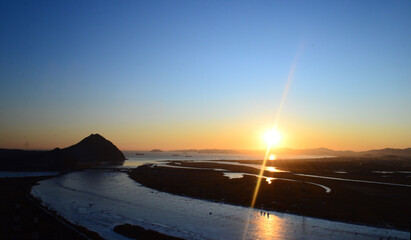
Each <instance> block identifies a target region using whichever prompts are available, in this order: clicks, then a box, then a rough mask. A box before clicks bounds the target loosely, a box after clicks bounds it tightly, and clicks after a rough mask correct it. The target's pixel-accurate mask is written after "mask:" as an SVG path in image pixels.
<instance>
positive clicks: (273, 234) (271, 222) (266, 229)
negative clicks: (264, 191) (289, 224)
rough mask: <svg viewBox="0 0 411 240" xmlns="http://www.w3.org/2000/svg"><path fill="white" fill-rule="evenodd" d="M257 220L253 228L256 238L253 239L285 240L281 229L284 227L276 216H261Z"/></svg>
mask: <svg viewBox="0 0 411 240" xmlns="http://www.w3.org/2000/svg"><path fill="white" fill-rule="evenodd" d="M268 214H269V213H268ZM257 219H258V220H257V221H255V226H256V232H257V233H258V236H255V238H253V239H285V236H284V232H285V231H284V230H283V229H282V228H283V227H284V226H283V224H282V223H281V219H280V218H279V217H278V216H275V215H273V214H271V215H269V216H268V215H267V214H266V215H265V216H264V214H263V216H260V217H259V218H257Z"/></svg>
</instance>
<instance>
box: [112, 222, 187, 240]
mask: <svg viewBox="0 0 411 240" xmlns="http://www.w3.org/2000/svg"><path fill="white" fill-rule="evenodd" d="M114 232H116V233H119V234H121V235H123V236H126V237H128V238H131V239H139V240H153V239H155V240H183V238H178V237H173V236H169V235H165V234H162V233H159V232H156V231H153V230H147V229H144V228H142V227H139V226H135V225H130V224H122V225H117V226H115V227H114Z"/></svg>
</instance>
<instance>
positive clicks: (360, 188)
mask: <svg viewBox="0 0 411 240" xmlns="http://www.w3.org/2000/svg"><path fill="white" fill-rule="evenodd" d="M287 161H288V162H284V161H277V162H276V161H272V162H270V165H271V166H275V164H277V165H281V164H282V165H283V166H282V167H281V168H282V169H284V170H288V171H291V170H292V172H269V171H264V176H267V177H274V178H285V179H292V180H298V181H286V180H281V179H277V180H273V181H271V183H269V182H267V181H266V180H265V179H262V181H261V187H260V191H259V194H258V198H257V201H256V204H255V207H256V208H261V209H267V210H276V211H282V212H289V213H295V214H299V215H306V216H312V217H319V218H325V219H331V220H338V221H345V222H352V223H357V224H366V225H373V226H377V227H386V228H397V229H402V230H409V229H410V224H411V187H407V186H392V185H382V184H375V183H360V182H348V181H340V180H332V179H322V178H314V177H308V176H301V175H297V174H299V173H300V174H301V173H305V174H317V175H322V176H330V177H339V178H347V179H364V180H368V181H378V182H391V183H400V184H406V185H411V178H410V177H407V176H409V175H411V173H407V172H408V171H409V169H408V167H409V162H408V161H405V160H404V162H401V161H397V160H393V161H392V162H389V161H388V160H387V161H382V162H381V159H357V158H355V159H348V158H341V159H335V158H333V159H316V160H296V161H294V160H287ZM252 163H256V162H252ZM169 164H170V165H176V166H184V167H197V168H218V169H226V170H229V171H231V172H242V173H250V174H258V173H259V170H258V169H255V168H251V167H247V166H233V165H228V164H221V163H208V162H207V163H206V162H190V161H180V162H170V163H169ZM382 170H385V171H391V172H389V173H386V172H384V173H381V172H378V171H382ZM334 171H339V172H343V173H335V172H334ZM374 171H377V172H374ZM396 171H405V173H404V172H396ZM130 177H131V178H132V179H134V180H135V181H137V182H139V183H141V184H143V185H145V186H148V187H151V188H154V189H158V190H160V191H166V192H169V193H174V194H178V195H185V196H191V197H196V198H201V199H208V200H212V201H219V202H226V203H231V204H237V205H242V206H250V203H251V199H252V195H253V192H254V188H255V186H256V183H257V177H255V176H248V175H245V176H243V177H242V178H234V179H229V178H228V177H225V176H224V175H223V173H222V172H219V171H214V170H210V169H204V170H202V169H184V168H169V167H161V166H149V165H144V166H141V167H138V168H136V169H134V170H133V171H132V172H131V173H130ZM308 182H312V183H318V184H321V185H324V186H326V187H329V188H331V189H332V190H331V192H330V193H326V191H325V190H324V189H323V188H321V187H318V186H316V185H312V184H310V183H308Z"/></svg>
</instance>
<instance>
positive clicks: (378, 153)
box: [173, 148, 411, 157]
mask: <svg viewBox="0 0 411 240" xmlns="http://www.w3.org/2000/svg"><path fill="white" fill-rule="evenodd" d="M173 152H198V153H223V154H224V153H226V154H236V153H239V154H240V153H243V154H263V153H264V152H265V150H230V149H183V150H174V151H173ZM272 152H273V153H275V154H287V155H329V156H338V157H354V156H363V157H394V156H395V157H411V148H405V149H395V148H384V149H376V150H369V151H360V152H354V151H348V150H347V151H335V150H331V149H328V148H310V149H292V148H277V149H275V150H272Z"/></svg>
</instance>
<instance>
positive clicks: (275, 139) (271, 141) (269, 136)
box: [263, 129, 281, 146]
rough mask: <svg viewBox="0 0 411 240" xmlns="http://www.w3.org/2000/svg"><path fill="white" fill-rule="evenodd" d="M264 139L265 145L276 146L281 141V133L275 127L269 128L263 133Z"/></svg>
mask: <svg viewBox="0 0 411 240" xmlns="http://www.w3.org/2000/svg"><path fill="white" fill-rule="evenodd" d="M263 138H264V141H265V143H266V144H267V145H270V146H277V145H278V144H279V143H280V142H281V134H280V133H279V132H278V131H277V129H271V130H268V131H267V132H265V133H264V136H263Z"/></svg>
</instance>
